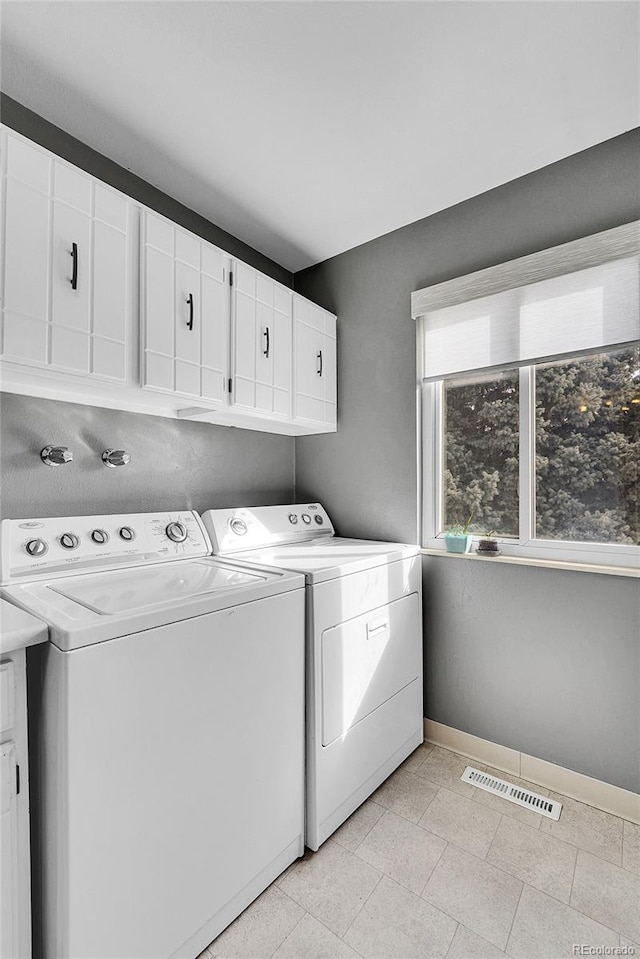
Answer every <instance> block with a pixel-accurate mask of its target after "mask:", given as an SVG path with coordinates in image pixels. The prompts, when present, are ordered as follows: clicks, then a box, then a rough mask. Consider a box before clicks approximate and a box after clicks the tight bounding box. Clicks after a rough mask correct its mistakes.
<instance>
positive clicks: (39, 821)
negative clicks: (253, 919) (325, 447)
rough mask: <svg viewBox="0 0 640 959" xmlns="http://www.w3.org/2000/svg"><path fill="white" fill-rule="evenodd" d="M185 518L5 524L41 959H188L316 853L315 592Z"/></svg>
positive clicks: (0, 545) (5, 579)
mask: <svg viewBox="0 0 640 959" xmlns="http://www.w3.org/2000/svg"><path fill="white" fill-rule="evenodd" d="M210 552H211V546H210V543H209V541H208V538H207V535H206V532H205V530H204V528H203V526H202V523H201V521H200V519H199V517H198V516H197V515H196V514H195V513H191V512H178V513H149V514H137V515H120V516H89V517H74V518H65V519H35V520H25V521H19V520H5V521H4V522H3V523H2V527H1V529H0V557H1V562H0V571H1V575H2V580H1V582H2V584H3V589H2V590H1V592H2V595H3V596H4V597H5V598H6V599H8V600H9V601H10V602H12V603H14V604H16V605H18V606H21V607H22V608H23V609H25V610H27V611H29V612H32V613H34V614H35V615H36V616H38V617H40V618H41V619H43V620H44V621H45V622H46V623H48V625H49V639H50V641H49V642H48V643H45V644H43V646H42V647H39V649H40V650H41V653H40V654H39V655H38V653H35V655H34V657H33V659H32V662H31V664H30V682H31V685H30V688H29V710H30V714H31V715H30V736H31V739H30V746H31V748H32V749H35V752H36V765H35V768H36V770H37V772H36V774H35V776H34V779H33V782H32V798H31V806H32V816H34V815H35V833H36V837H37V840H36V844H35V850H34V851H35V855H36V860H37V863H38V865H37V868H36V870H34V874H33V875H34V882H37V880H36V877H38V876H39V877H40V884H39V888H36V889H35V900H36V914H38V913H39V914H40V916H41V923H40V928H39V930H38V933H39V935H38V938H39V940H40V943H39V947H38V946H36V954H39V951H41V954H42V955H43V956H44V957H45V959H54V957H55V959H107V957H108V959H165V957H184V959H194V957H195V956H197V955H198V954H199V953H200V952H201V950H203V949H204V948H205V946H206V945H207V944H208V943H209V942H210V941H211V940H212V939H213V938H214V937H215V936H216V935H217V934H218V933H219V932H220V931H221V930H222V929H223V928H224V927H225V926H226V925H228V923H229V922H231V920H232V919H234V918H235V917H236V916H237V915H238V914H239V913H240V912H241V911H242V910H243V909H244V908H245V907H246V906H247V905H248V904H249V903H250V902H251V901H252V900H253V899H254V898H255V897H256V896H257V895H258V894H259V893H260V892H262V890H263V889H264V888H266V886H267V885H268V884H269V883H270V882H272V881H273V880H274V879H275V878H276V876H278V875H279V874H280V873H281V872H282V871H283V870H284V869H285V868H286V866H287V865H288V864H289V863H291V862H292V861H293V860H294V859H296V858H297V857H298V856H300V855H301V854H302V852H303V849H304V736H303V723H304V655H303V652H304V651H303V636H304V579H303V577H302V576H299V575H295V574H290V573H286V572H283V571H279V570H275V569H260V568H256V569H252V570H249V569H247V568H244V567H240V566H239V565H238V564H234V563H233V562H229V561H226V560H219V559H212V558H210V556H208V554H210Z"/></svg>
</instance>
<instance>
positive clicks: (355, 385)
mask: <svg viewBox="0 0 640 959" xmlns="http://www.w3.org/2000/svg"><path fill="white" fill-rule="evenodd" d="M639 169H640V130H634V131H632V132H630V133H627V134H624V135H623V136H620V137H617V138H615V139H613V140H610V141H607V142H606V143H603V144H600V145H599V146H596V147H594V148H592V149H590V150H587V151H584V152H583V153H580V154H577V155H576V156H573V157H570V158H568V159H566V160H563V161H561V162H559V163H556V164H553V165H552V166H549V167H546V168H544V169H542V170H540V171H537V172H536V173H533V174H530V175H529V176H526V177H522V178H520V179H518V180H515V181H513V182H512V183H508V184H505V185H504V186H501V187H499V188H497V189H495V190H492V191H490V192H489V193H486V194H483V195H482V196H479V197H475V198H473V199H471V200H468V201H466V202H465V203H461V204H459V205H458V206H455V207H452V208H451V209H448V210H445V211H443V212H442V213H439V214H437V215H435V216H432V217H429V218H427V219H425V220H420V221H418V222H417V223H413V224H411V225H409V226H407V227H404V228H403V229H400V230H397V231H395V232H393V233H390V234H388V235H386V236H383V237H380V238H379V239H377V240H373V241H372V242H370V243H367V244H364V245H363V246H360V247H357V248H356V249H353V250H350V251H348V252H346V253H344V254H342V255H340V256H337V257H334V258H332V259H331V260H327V261H326V262H324V263H321V264H319V265H317V266H315V267H311V268H310V269H308V270H305V271H303V272H301V273H298V274H296V276H295V278H294V285H295V288H296V289H297V290H299V291H300V292H302V293H304V294H306V295H307V296H309V297H311V299H314V300H317V302H319V303H320V304H322V305H323V306H325V307H327V308H328V309H330V310H333V311H334V312H336V313H337V314H338V316H339V323H338V364H339V375H338V394H339V395H338V402H339V406H338V410H339V421H338V433H337V434H335V435H327V436H321V437H304V438H300V439H298V440H296V496H297V498H298V500H299V501H300V502H303V501H305V500H308V499H309V500H314V499H318V500H320V501H321V502H323V503H324V505H325V506H326V507H327V509H328V511H329V513H330V514H331V515H332V517H333V518H334V520H335V522H336V525H337V528H338V531H339V532H340V533H342V534H347V535H359V536H370V537H380V538H388V539H400V540H409V541H413V542H415V541H416V537H417V532H416V525H417V511H416V468H415V462H416V438H415V328H414V323H413V321H412V320H411V318H410V294H411V292H412V291H413V290H417V289H420V288H421V287H424V286H428V285H430V284H432V283H438V282H440V281H443V280H447V279H450V278H451V277H454V276H459V275H462V274H465V273H470V272H472V271H474V270H479V269H483V268H484V267H488V266H492V265H495V264H497V263H501V262H504V261H506V260H510V259H513V258H514V257H517V256H524V255H526V254H528V253H534V252H536V251H538V250H542V249H545V248H547V247H550V246H555V245H556V244H559V243H564V242H567V241H569V240H573V239H576V238H577V237H581V236H586V235H588V234H590V233H596V232H598V231H600V230H605V229H609V228H611V227H614V226H618V225H620V224H621V223H626V222H629V221H631V220H634V219H636V218H640V178H639V176H638V170H639ZM424 587H425V715H426V716H427V717H429V718H430V719H433V720H436V721H438V722H442V723H445V724H447V725H449V726H453V727H455V728H458V729H462V730H465V731H466V732H469V733H473V734H475V735H478V736H481V737H483V738H486V739H490V740H492V741H494V742H498V743H502V744H504V745H507V746H511V747H512V748H514V749H520V750H523V751H525V752H528V753H530V754H532V755H535V756H539V757H540V758H542V759H548V760H550V761H552V762H556V763H559V764H561V765H564V766H567V767H569V768H572V769H576V770H578V771H579V772H582V773H585V774H587V775H590V776H594V777H595V778H598V779H603V780H605V781H608V782H612V783H614V784H616V785H619V786H623V787H625V788H628V789H634V790H639V789H640V770H639V758H638V757H639V755H640V743H639V736H640V729H639V727H640V714H639V705H638V704H639V702H640V687H639V680H638V645H639V644H638V629H639V626H640V617H639V609H638V589H637V581H633V580H625V579H620V578H615V577H610V576H598V575H596V574H586V573H581V574H578V573H566V572H559V571H548V570H541V569H537V568H533V567H527V568H521V567H517V568H516V567H511V566H506V565H504V564H500V565H496V566H494V567H490V568H487V566H486V565H483V564H480V563H469V562H465V563H456V561H455V560H453V559H440V558H433V559H432V558H425V561H424ZM525 706H526V708H525Z"/></svg>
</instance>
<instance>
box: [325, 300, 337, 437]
mask: <svg viewBox="0 0 640 959" xmlns="http://www.w3.org/2000/svg"><path fill="white" fill-rule="evenodd" d="M324 319H325V322H324V328H325V332H324V343H323V347H322V381H323V388H324V421H325V423H326V424H327V426H335V425H336V422H337V412H338V406H337V403H338V396H337V391H338V383H337V369H336V318H335V316H333V314H331V313H326V314H325V318H324Z"/></svg>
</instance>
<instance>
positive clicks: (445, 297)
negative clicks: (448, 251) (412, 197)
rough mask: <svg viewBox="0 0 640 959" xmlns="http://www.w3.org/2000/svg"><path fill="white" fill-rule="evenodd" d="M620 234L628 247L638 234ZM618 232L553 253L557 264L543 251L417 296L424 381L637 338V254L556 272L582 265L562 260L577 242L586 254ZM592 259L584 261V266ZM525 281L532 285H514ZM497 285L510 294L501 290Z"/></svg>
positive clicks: (639, 269)
mask: <svg viewBox="0 0 640 959" xmlns="http://www.w3.org/2000/svg"><path fill="white" fill-rule="evenodd" d="M630 226H633V225H630ZM618 230H624V231H626V233H627V240H629V241H630V242H628V243H627V248H631V249H633V247H634V246H635V247H636V248H637V247H638V242H637V238H638V231H637V229H636V230H635V231H633V230H631V231H630V230H629V227H624V228H618ZM617 232H618V231H616V230H612V231H608V234H598V235H597V237H594V238H587V239H586V240H581V241H577V242H576V244H566V245H565V246H564V247H557V248H555V249H556V250H557V251H561V254H562V255H560V253H559V255H558V259H557V260H556V261H555V262H554V258H553V253H554V250H546V251H544V253H543V254H534V255H533V256H531V257H523V258H522V260H515V261H513V262H512V263H509V264H503V265H502V266H500V267H495V268H492V269H490V270H483V271H482V272H481V273H478V274H472V275H471V276H467V277H462V278H461V279H460V280H451V281H449V282H448V283H443V284H440V285H439V286H437V287H427V288H426V289H425V290H422V291H419V292H418V293H414V294H413V297H412V307H414V309H413V310H412V312H413V315H414V316H416V317H420V318H421V319H422V378H423V379H424V380H437V379H443V378H444V377H450V376H455V375H461V374H468V373H472V372H475V371H478V370H487V369H504V368H508V367H516V366H523V365H529V364H533V363H540V362H544V361H548V360H552V359H557V358H558V357H564V356H571V355H579V354H585V353H593V352H598V351H604V350H607V349H613V348H616V347H620V346H623V345H626V344H630V343H633V342H635V341H637V340H638V339H640V256H639V255H637V253H636V252H635V251H634V255H632V256H623V257H620V258H615V259H610V260H609V261H608V262H601V263H598V264H597V265H595V266H589V267H588V268H587V269H577V270H572V271H571V272H561V267H562V265H564V267H565V269H566V267H567V265H574V264H579V263H580V257H577V258H576V257H572V256H571V255H569V256H567V250H568V249H569V248H572V247H574V246H578V244H580V245H582V247H583V249H584V247H585V244H587V242H588V240H590V239H593V240H595V241H599V240H600V238H601V237H603V236H608V235H610V234H615V233H617ZM600 245H601V244H600ZM595 246H598V243H597V242H596V244H595ZM605 246H606V244H605ZM604 252H605V253H606V250H605V251H604ZM600 255H603V251H602V250H601V251H600ZM542 258H545V259H544V262H541V260H542ZM594 258H596V259H597V257H594V256H593V255H592V256H591V257H589V256H585V257H583V259H584V260H585V261H586V262H589V260H591V262H593V260H594ZM550 274H551V275H550ZM537 276H543V277H545V278H543V279H536V278H537ZM474 278H477V283H476V285H475V287H474V282H473V281H474ZM524 278H526V279H529V278H531V279H536V281H535V282H526V283H522V284H521V285H517V280H518V279H524ZM501 281H502V283H503V284H504V285H505V286H508V288H506V289H505V288H503V289H500V288H499V287H500V284H501ZM496 289H497V292H490V293H489V295H484V296H483V295H478V293H479V292H484V291H485V290H496ZM474 293H475V295H474ZM413 298H416V299H415V300H414V299H413ZM447 301H449V302H451V305H447Z"/></svg>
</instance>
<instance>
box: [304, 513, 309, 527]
mask: <svg viewBox="0 0 640 959" xmlns="http://www.w3.org/2000/svg"><path fill="white" fill-rule="evenodd" d="M302 522H303V523H306V524H307V526H308V525H309V523H310V522H311V517H310V516H309V514H308V513H303V514H302Z"/></svg>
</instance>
